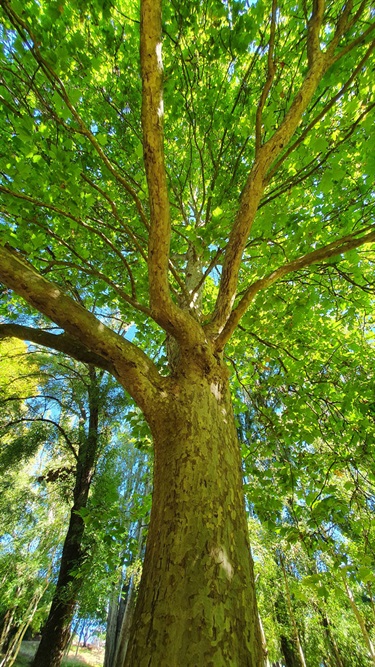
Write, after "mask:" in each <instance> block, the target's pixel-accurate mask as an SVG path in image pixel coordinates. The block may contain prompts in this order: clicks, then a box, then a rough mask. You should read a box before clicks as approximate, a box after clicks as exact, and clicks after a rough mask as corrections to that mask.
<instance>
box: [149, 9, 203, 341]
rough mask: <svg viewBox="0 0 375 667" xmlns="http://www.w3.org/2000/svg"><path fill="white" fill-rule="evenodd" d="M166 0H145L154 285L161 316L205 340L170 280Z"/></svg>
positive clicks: (169, 326) (185, 336)
mask: <svg viewBox="0 0 375 667" xmlns="http://www.w3.org/2000/svg"><path fill="white" fill-rule="evenodd" d="M161 45H162V30H161V0H142V2H141V74H142V131H143V151H144V161H145V168H146V177H147V183H148V190H149V202H150V235H149V257H148V267H149V285H150V306H151V312H152V316H153V318H154V319H155V321H156V322H157V323H158V324H160V326H162V327H163V328H164V329H165V331H167V332H168V333H170V334H171V335H172V336H174V337H175V338H176V339H177V340H179V341H180V342H182V343H183V344H188V345H189V346H196V345H197V344H202V343H204V342H205V336H204V333H203V329H202V328H201V327H200V325H199V324H198V322H196V321H195V320H194V319H193V318H192V317H191V316H190V315H189V313H187V312H184V311H183V310H181V309H180V308H179V307H178V306H177V305H176V304H175V303H174V302H173V301H172V298H171V292H170V286H169V282H168V268H169V251H170V238H171V219H170V208H169V197H168V187H167V175H166V168H165V160H164V132H163V116H164V109H163V76H162V75H163V64H162V57H161Z"/></svg>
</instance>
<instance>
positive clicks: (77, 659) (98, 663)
mask: <svg viewBox="0 0 375 667" xmlns="http://www.w3.org/2000/svg"><path fill="white" fill-rule="evenodd" d="M37 646H38V642H22V646H21V650H20V652H19V655H18V658H17V660H16V662H15V663H14V667H28V665H29V664H30V660H31V658H32V657H33V656H34V654H35V651H36V647H37ZM103 660H104V649H103V648H92V649H89V648H79V649H78V655H77V656H76V646H73V648H72V650H71V651H70V652H69V656H68V657H67V658H64V660H63V661H62V667H84V666H85V665H90V667H102V665H103Z"/></svg>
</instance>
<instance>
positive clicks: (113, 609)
mask: <svg viewBox="0 0 375 667" xmlns="http://www.w3.org/2000/svg"><path fill="white" fill-rule="evenodd" d="M122 586H123V582H122V576H121V580H119V581H118V582H117V584H115V585H113V589H112V592H111V596H110V599H109V605H108V616H107V627H106V636H105V653H104V663H103V667H112V665H113V661H114V655H115V650H116V643H117V628H118V617H119V612H120V606H119V598H120V595H121V591H122ZM121 620H122V618H121Z"/></svg>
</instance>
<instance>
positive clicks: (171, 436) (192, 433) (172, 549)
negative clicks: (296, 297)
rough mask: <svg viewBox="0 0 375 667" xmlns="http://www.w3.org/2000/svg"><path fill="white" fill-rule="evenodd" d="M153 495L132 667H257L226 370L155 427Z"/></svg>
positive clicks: (173, 402)
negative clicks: (200, 666) (198, 666)
mask: <svg viewBox="0 0 375 667" xmlns="http://www.w3.org/2000/svg"><path fill="white" fill-rule="evenodd" d="M153 435H154V444H155V464H154V492H153V504H152V511H151V520H150V527H149V534H148V541H147V547H146V556H145V563H144V569H143V576H142V581H141V585H140V591H139V594H138V601H137V606H136V610H135V618H134V623H133V626H132V632H131V639H130V642H129V646H128V652H127V656H126V661H125V665H126V666H127V667H134V666H135V665H137V667H146V666H147V667H179V666H181V665H184V667H197V665H205V667H209V666H211V667H213V666H215V667H224V666H225V667H226V666H227V665H229V664H230V665H233V666H236V667H260V665H262V664H263V652H262V642H261V637H260V631H259V624H258V614H257V609H256V602H255V594H254V580H253V568H252V561H251V555H250V548H249V544H248V539H247V525H246V515H245V508H244V500H243V491H242V472H241V460H240V447H239V443H238V439H237V433H236V428H235V423H234V418H233V413H232V408H231V402H230V398H229V391H228V380H227V377H226V373H225V371H224V370H223V369H221V368H220V369H219V371H217V372H216V374H214V373H212V374H211V375H210V376H207V377H206V376H205V373H204V371H201V372H200V373H199V372H198V371H197V370H195V371H193V370H192V371H191V373H189V371H188V369H187V367H186V366H185V368H184V374H183V375H182V374H181V376H180V378H179V379H178V380H176V382H175V384H174V386H173V388H172V390H171V391H170V395H169V397H168V398H166V400H165V408H164V411H162V410H160V411H159V413H158V415H157V416H155V417H154V423H153Z"/></svg>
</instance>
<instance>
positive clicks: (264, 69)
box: [0, 0, 375, 666]
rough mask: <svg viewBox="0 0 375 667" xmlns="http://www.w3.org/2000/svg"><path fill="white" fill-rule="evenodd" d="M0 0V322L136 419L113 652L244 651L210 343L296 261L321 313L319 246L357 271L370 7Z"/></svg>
mask: <svg viewBox="0 0 375 667" xmlns="http://www.w3.org/2000/svg"><path fill="white" fill-rule="evenodd" d="M1 6H2V8H3V16H4V30H3V45H4V46H3V53H2V61H3V62H2V65H3V71H4V80H3V94H2V104H3V107H4V112H5V116H6V122H5V123H4V124H3V126H2V129H1V140H2V142H3V146H4V150H3V155H4V158H3V160H2V164H1V173H2V174H3V175H2V181H1V184H0V191H1V193H2V195H3V201H4V204H3V223H2V244H1V245H0V259H1V263H0V278H1V280H2V282H3V283H4V285H5V287H6V288H7V289H8V290H14V292H15V293H16V294H18V295H20V296H21V297H23V298H24V299H25V300H26V302H27V303H28V304H29V305H30V306H31V310H27V311H25V312H27V313H28V314H29V320H27V321H26V323H25V321H23V322H22V321H17V313H18V312H19V307H18V306H17V300H16V299H14V297H12V296H11V295H10V294H9V293H5V298H6V299H9V300H10V303H9V310H10V315H11V318H12V320H13V322H12V321H9V320H8V321H7V323H5V324H4V325H3V326H2V335H3V336H4V335H8V336H16V337H20V338H21V339H22V338H23V339H27V340H31V341H34V342H38V343H40V344H44V345H46V346H49V347H52V348H54V349H58V350H60V351H64V352H65V353H69V354H70V355H71V356H73V357H74V358H76V359H79V360H80V361H84V362H86V363H87V362H88V363H91V364H93V365H96V366H97V367H98V368H102V369H106V370H109V371H110V372H111V373H112V374H113V375H114V376H115V377H116V378H117V379H118V380H119V381H120V383H121V384H122V385H123V386H124V387H125V389H126V390H127V391H128V392H129V394H130V395H131V396H132V398H133V399H134V401H135V402H136V403H137V405H138V406H139V407H140V408H141V410H142V411H143V413H144V415H145V418H146V420H147V422H148V424H149V426H150V428H151V431H152V435H153V440H154V447H155V466H154V490H153V507H152V512H151V521H150V530H149V535H148V545H147V549H146V557H145V564H144V570H143V577H142V582H141V586H140V593H139V596H138V602H137V608H136V612H135V619H134V623H133V632H132V637H131V641H130V644H129V648H128V651H127V658H126V664H127V665H130V664H139V665H142V664H150V665H152V664H155V665H161V664H163V661H164V664H171V663H173V662H184V663H185V664H190V665H196V664H202V663H205V664H208V663H209V662H210V661H211V662H215V664H225V663H226V662H228V661H229V660H231V661H232V662H233V663H234V664H238V665H253V666H255V665H259V664H260V663H261V660H262V659H263V658H262V645H261V637H260V633H259V627H258V613H257V610H256V604H255V594H254V583H253V575H252V564H251V560H250V552H249V545H248V539H247V525H246V516H245V511H244V504H243V492H242V480H241V466H240V455H239V447H238V441H237V433H236V425H235V422H234V419H233V414H232V406H231V399H230V392H229V389H230V387H229V378H228V369H227V365H226V363H225V360H224V359H223V351H224V349H225V346H226V345H227V344H228V342H229V341H230V339H232V343H233V346H234V352H233V353H234V354H235V355H236V356H237V355H241V352H242V348H243V346H244V345H245V346H249V345H250V344H252V343H250V341H253V339H252V337H251V336H250V337H249V338H248V337H245V336H242V343H240V344H239V345H238V346H236V345H235V344H234V343H235V340H236V334H235V332H236V329H237V327H238V326H239V324H240V321H241V325H240V326H242V327H244V328H245V330H246V329H247V328H248V326H249V325H250V327H251V322H252V321H253V318H254V317H255V318H257V317H258V315H257V314H255V313H259V312H261V310H262V304H264V303H266V309H265V310H266V312H267V315H265V318H264V320H263V327H264V328H266V329H271V328H273V327H274V326H275V324H274V323H275V322H276V321H277V318H278V317H279V311H280V313H281V315H283V313H284V310H283V309H282V308H279V306H280V303H279V299H280V296H279V295H280V291H279V290H280V289H281V287H280V285H281V283H280V282H279V281H281V280H282V279H284V280H285V278H286V276H288V282H289V284H288V285H287V286H286V287H287V289H284V291H283V292H282V295H281V298H282V301H283V300H286V301H287V303H288V304H290V308H291V307H292V305H291V304H293V303H294V300H295V299H296V296H297V294H298V292H297V290H298V280H299V279H300V278H301V276H303V275H305V271H306V268H307V267H312V266H313V267H314V266H316V268H313V269H312V270H311V275H312V276H318V277H319V279H318V283H319V293H323V294H327V300H326V301H325V308H326V311H325V313H326V314H329V312H330V311H331V309H332V300H330V298H329V292H327V285H328V286H329V285H330V278H331V273H330V271H329V270H328V271H326V272H324V271H322V270H321V265H322V263H327V261H328V260H331V258H332V257H339V258H340V257H341V256H342V255H343V253H345V252H351V253H352V254H351V257H350V259H349V261H350V271H351V270H352V267H353V271H354V269H355V268H356V270H357V273H358V275H359V281H358V278H355V279H354V281H352V282H351V283H350V285H353V282H354V285H355V284H360V285H364V286H367V285H368V280H369V277H368V276H370V273H371V262H370V261H368V257H367V255H366V250H367V248H368V243H370V242H372V241H374V240H375V231H374V229H373V227H372V226H371V223H370V216H371V212H372V208H373V197H372V189H371V188H372V182H371V171H372V169H373V161H372V156H371V155H370V153H371V149H370V146H371V142H370V134H371V132H372V131H373V110H374V101H373V100H372V98H371V90H370V84H371V67H370V58H371V55H372V52H373V47H374V42H373V41H372V33H373V30H374V22H373V16H372V13H371V9H370V4H369V3H368V2H366V0H363V2H358V3H354V2H351V1H349V2H348V3H347V4H345V5H343V4H341V3H340V2H332V3H327V5H325V3H324V2H323V1H322V0H317V1H316V2H315V1H314V2H313V3H312V5H311V7H310V6H308V5H306V6H302V7H301V8H300V9H298V8H297V10H296V8H295V7H294V5H289V4H288V3H286V2H285V3H277V2H276V0H275V1H274V2H272V5H269V6H268V5H266V4H263V3H262V2H260V1H259V2H256V3H254V4H252V5H249V4H248V3H247V2H245V0H244V1H243V2H241V1H240V2H236V3H231V2H228V3H225V4H223V3H222V2H219V0H212V2H209V3H201V2H199V1H198V0H195V1H193V0H185V1H184V2H183V3H179V5H178V6H174V5H169V6H167V7H164V8H163V16H162V12H161V2H159V1H158V2H155V0H143V1H142V3H141V21H140V23H139V18H138V14H135V11H134V6H133V4H132V3H128V2H127V1H126V0H118V1H117V2H116V3H115V4H113V5H112V4H111V3H107V2H92V3H87V4H84V5H82V3H76V2H74V1H70V2H66V3H63V4H57V3H43V2H42V3H38V4H37V3H34V2H32V1H30V2H26V3H24V4H22V5H21V4H20V3H18V2H17V0H13V1H9V0H2V2H1ZM139 36H140V43H141V50H140V59H138V57H136V55H135V54H136V53H137V47H138V38H139ZM162 38H163V54H164V55H163V59H164V65H165V70H164V75H163V73H162V57H161V44H162ZM139 65H140V68H141V79H142V90H140V80H139V76H138V71H139ZM163 80H164V90H165V104H163ZM164 109H165V111H164ZM164 126H165V129H164ZM142 153H143V163H142ZM359 248H362V249H364V250H363V252H362V251H356V252H353V249H359ZM344 268H346V267H345V265H344ZM339 269H340V267H339ZM340 270H341V269H340ZM340 275H341V277H342V278H345V276H347V275H348V273H347V271H346V270H344V271H341V274H340ZM295 276H296V278H295ZM349 278H350V276H349ZM370 280H371V278H370ZM277 283H279V284H277ZM284 287H285V285H284ZM293 287H294V289H292V288H293ZM348 289H349V288H348ZM260 293H261V294H262V301H260V299H257V296H258V295H259V294H260ZM309 293H310V292H309ZM311 293H312V294H314V290H312V292H311ZM306 305H307V304H303V303H302V304H301V306H302V307H305V306H306ZM38 312H39V313H41V314H42V315H43V316H45V317H46V318H49V320H52V321H53V322H54V323H55V324H56V325H57V327H59V329H58V330H57V331H55V333H53V332H51V331H47V330H46V328H45V324H44V320H43V319H41V318H40V316H38V314H37V313H38ZM114 317H117V318H119V319H120V320H121V321H122V322H127V323H130V322H133V323H134V324H135V327H136V331H135V332H133V333H135V334H136V335H135V336H134V337H133V341H132V342H131V341H130V340H129V337H130V335H129V334H128V337H126V336H123V335H119V334H118V333H117V331H116V330H115V329H114V328H113V326H112V324H113V318H114ZM32 319H34V323H35V324H34V326H31V322H32ZM281 324H282V326H280V327H277V329H278V336H279V339H280V340H281V339H282V338H283V337H285V325H286V321H284V322H282V323H281ZM350 325H351V326H355V316H353V318H352V321H351V323H350ZM241 333H242V332H241ZM164 343H166V345H165V353H164V355H163V354H162V351H161V348H162V346H163V345H164ZM302 347H303V346H302ZM145 350H146V351H147V355H146V354H145ZM182 574H183V575H184V576H182ZM182 610H183V613H182Z"/></svg>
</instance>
